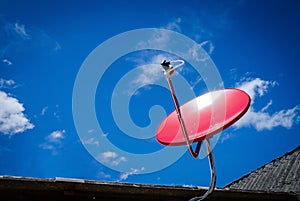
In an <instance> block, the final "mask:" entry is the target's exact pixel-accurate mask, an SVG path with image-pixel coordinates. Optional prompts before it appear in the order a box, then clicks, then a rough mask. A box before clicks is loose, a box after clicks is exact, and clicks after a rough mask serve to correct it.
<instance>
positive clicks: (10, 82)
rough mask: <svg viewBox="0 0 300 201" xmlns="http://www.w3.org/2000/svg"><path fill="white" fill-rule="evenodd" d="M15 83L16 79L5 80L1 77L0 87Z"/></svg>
mask: <svg viewBox="0 0 300 201" xmlns="http://www.w3.org/2000/svg"><path fill="white" fill-rule="evenodd" d="M14 84H15V81H13V80H11V79H10V80H5V79H3V78H0V89H1V88H7V87H9V86H12V85H14Z"/></svg>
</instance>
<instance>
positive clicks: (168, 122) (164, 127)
mask: <svg viewBox="0 0 300 201" xmlns="http://www.w3.org/2000/svg"><path fill="white" fill-rule="evenodd" d="M249 105H250V97H249V95H248V94H246V93H245V92H244V91H242V90H239V89H224V90H218V91H212V92H209V93H206V94H204V95H201V96H199V97H196V98H194V99H193V100H191V101H189V102H187V103H185V104H184V105H182V106H180V112H181V114H182V118H183V120H184V123H185V127H186V130H187V134H188V137H189V140H190V141H192V142H199V141H202V140H204V139H205V138H207V137H211V136H212V135H214V134H217V133H219V132H220V131H222V130H224V129H226V128H228V127H229V126H230V125H232V124H233V123H235V122H236V121H237V120H239V119H240V118H241V117H242V116H243V115H244V114H245V113H246V111H247V110H248V108H249ZM221 110H222V111H221ZM219 111H221V112H219ZM218 115H219V116H221V117H220V118H216V116H218ZM215 119H217V120H215ZM156 139H157V140H158V142H160V143H161V144H164V145H185V144H186V141H185V138H184V134H183V132H182V129H181V125H180V121H179V120H178V116H177V112H176V110H175V111H173V112H172V113H171V114H169V115H168V116H167V117H166V118H165V119H164V120H163V121H162V122H161V123H160V125H159V126H158V128H157V131H156Z"/></svg>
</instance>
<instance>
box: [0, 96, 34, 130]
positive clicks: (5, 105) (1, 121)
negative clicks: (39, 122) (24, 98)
mask: <svg viewBox="0 0 300 201" xmlns="http://www.w3.org/2000/svg"><path fill="white" fill-rule="evenodd" d="M24 111H25V108H24V107H23V104H21V103H20V102H19V100H17V99H16V98H13V97H11V96H9V95H8V94H7V93H5V92H3V91H0V132H2V133H4V134H7V135H14V134H17V133H22V132H24V131H26V130H28V129H32V128H34V125H33V124H32V123H30V121H29V120H28V119H27V118H26V116H25V115H24V113H23V112H24Z"/></svg>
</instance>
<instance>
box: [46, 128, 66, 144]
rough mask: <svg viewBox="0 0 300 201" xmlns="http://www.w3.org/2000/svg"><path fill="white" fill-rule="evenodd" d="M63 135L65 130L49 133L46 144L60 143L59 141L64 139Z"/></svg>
mask: <svg viewBox="0 0 300 201" xmlns="http://www.w3.org/2000/svg"><path fill="white" fill-rule="evenodd" d="M65 133H66V130H56V131H53V132H52V133H50V135H48V136H47V138H46V139H47V141H48V142H54V143H61V140H62V139H64V138H65V136H64V134H65Z"/></svg>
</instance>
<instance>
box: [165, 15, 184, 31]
mask: <svg viewBox="0 0 300 201" xmlns="http://www.w3.org/2000/svg"><path fill="white" fill-rule="evenodd" d="M181 21H182V20H181V18H180V17H179V18H176V19H175V20H174V21H171V22H169V23H168V24H167V25H166V26H165V27H163V28H166V29H170V30H173V31H178V32H181V27H180V23H181Z"/></svg>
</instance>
